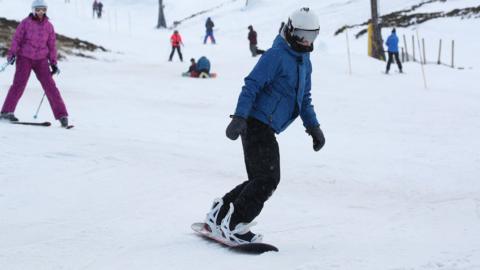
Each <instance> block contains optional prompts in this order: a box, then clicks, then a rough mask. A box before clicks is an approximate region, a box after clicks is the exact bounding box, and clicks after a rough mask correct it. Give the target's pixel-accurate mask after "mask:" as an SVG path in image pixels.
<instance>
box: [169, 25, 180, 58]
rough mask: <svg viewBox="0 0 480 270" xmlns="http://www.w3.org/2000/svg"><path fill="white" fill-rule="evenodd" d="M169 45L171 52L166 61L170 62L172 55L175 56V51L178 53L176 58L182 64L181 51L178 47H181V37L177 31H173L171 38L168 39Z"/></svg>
mask: <svg viewBox="0 0 480 270" xmlns="http://www.w3.org/2000/svg"><path fill="white" fill-rule="evenodd" d="M170 43H171V44H172V52H171V53H170V57H169V58H168V61H170V62H171V61H172V58H173V54H175V50H177V52H178V57H180V61H182V62H183V56H182V51H181V50H180V46H181V45H183V41H182V36H180V33H178V31H177V30H175V31H173V34H172V36H171V37H170Z"/></svg>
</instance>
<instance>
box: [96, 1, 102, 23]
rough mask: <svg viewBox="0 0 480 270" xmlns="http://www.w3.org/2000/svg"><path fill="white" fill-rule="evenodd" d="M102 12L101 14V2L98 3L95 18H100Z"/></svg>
mask: <svg viewBox="0 0 480 270" xmlns="http://www.w3.org/2000/svg"><path fill="white" fill-rule="evenodd" d="M102 12H103V3H102V2H98V5H97V16H98V18H99V19H100V18H102Z"/></svg>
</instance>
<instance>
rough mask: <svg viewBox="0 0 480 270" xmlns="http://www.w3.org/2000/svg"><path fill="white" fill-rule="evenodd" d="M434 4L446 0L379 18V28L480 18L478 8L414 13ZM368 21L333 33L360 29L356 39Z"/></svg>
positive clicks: (422, 4) (431, 0) (363, 30)
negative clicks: (447, 19) (456, 18)
mask: <svg viewBox="0 0 480 270" xmlns="http://www.w3.org/2000/svg"><path fill="white" fill-rule="evenodd" d="M435 2H446V0H427V1H423V2H421V3H419V4H417V5H414V6H412V7H411V8H408V9H404V10H399V11H395V12H392V13H389V14H386V15H383V16H381V17H380V27H404V28H405V27H409V26H411V25H416V24H422V23H424V22H427V21H430V20H433V19H439V18H447V17H460V18H462V19H472V18H473V19H476V18H480V6H477V7H475V6H473V7H465V8H456V9H453V10H451V11H448V12H416V10H417V9H419V8H420V7H422V6H425V5H429V4H433V3H435ZM368 23H370V19H368V20H367V21H365V22H363V23H359V24H354V25H345V26H343V27H342V28H340V29H338V30H337V31H336V32H335V35H338V34H340V33H342V32H343V31H345V30H346V29H351V28H361V30H360V31H359V32H357V34H356V37H357V38H358V37H360V36H362V35H363V34H365V33H367V29H366V28H365V27H366V26H367V25H368Z"/></svg>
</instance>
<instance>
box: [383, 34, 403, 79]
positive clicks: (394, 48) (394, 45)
mask: <svg viewBox="0 0 480 270" xmlns="http://www.w3.org/2000/svg"><path fill="white" fill-rule="evenodd" d="M385 44H386V45H387V47H388V61H387V70H386V71H385V73H387V74H388V72H389V71H390V65H391V64H392V63H393V57H395V62H397V65H398V70H399V71H400V73H403V70H402V62H400V57H399V56H398V37H397V30H395V28H393V30H392V34H391V35H390V36H389V37H388V38H387V41H386V42H385Z"/></svg>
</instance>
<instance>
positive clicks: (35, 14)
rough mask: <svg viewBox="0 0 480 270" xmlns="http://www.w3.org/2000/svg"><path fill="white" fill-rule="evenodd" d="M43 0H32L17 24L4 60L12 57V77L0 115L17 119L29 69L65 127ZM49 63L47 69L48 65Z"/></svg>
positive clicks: (51, 35)
mask: <svg viewBox="0 0 480 270" xmlns="http://www.w3.org/2000/svg"><path fill="white" fill-rule="evenodd" d="M47 8H48V6H47V3H46V2H45V0H34V1H33V3H32V13H31V14H30V15H29V16H28V17H27V18H25V19H24V20H23V21H22V22H21V23H20V24H19V25H18V27H17V29H16V31H15V35H14V36H13V39H12V46H11V48H10V50H9V52H8V54H7V61H8V62H9V63H10V64H11V65H13V64H14V63H15V61H16V63H17V64H16V71H15V77H14V79H13V84H12V86H11V87H10V90H9V91H8V94H7V97H6V99H5V102H4V104H3V107H2V110H1V112H0V119H5V120H10V121H18V119H17V118H16V117H15V115H14V112H15V108H16V106H17V103H18V101H19V100H20V97H21V96H22V94H23V92H24V90H25V87H26V86H27V82H28V79H29V77H30V73H31V71H32V70H33V72H35V75H36V76H37V78H38V80H39V81H40V84H41V85H42V88H43V90H44V91H45V95H46V96H47V99H48V101H49V103H50V106H51V108H52V111H53V114H54V116H55V119H57V120H59V121H60V123H61V125H62V127H68V112H67V109H66V107H65V103H64V102H63V99H62V96H61V95H60V92H59V91H58V88H57V86H56V85H55V81H54V80H53V78H52V76H53V75H54V74H59V73H60V70H59V69H58V66H57V47H56V44H55V43H56V37H55V30H54V29H53V25H52V24H51V23H50V21H49V19H48V17H47V15H46V12H47ZM49 65H50V68H51V70H50V69H49Z"/></svg>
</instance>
